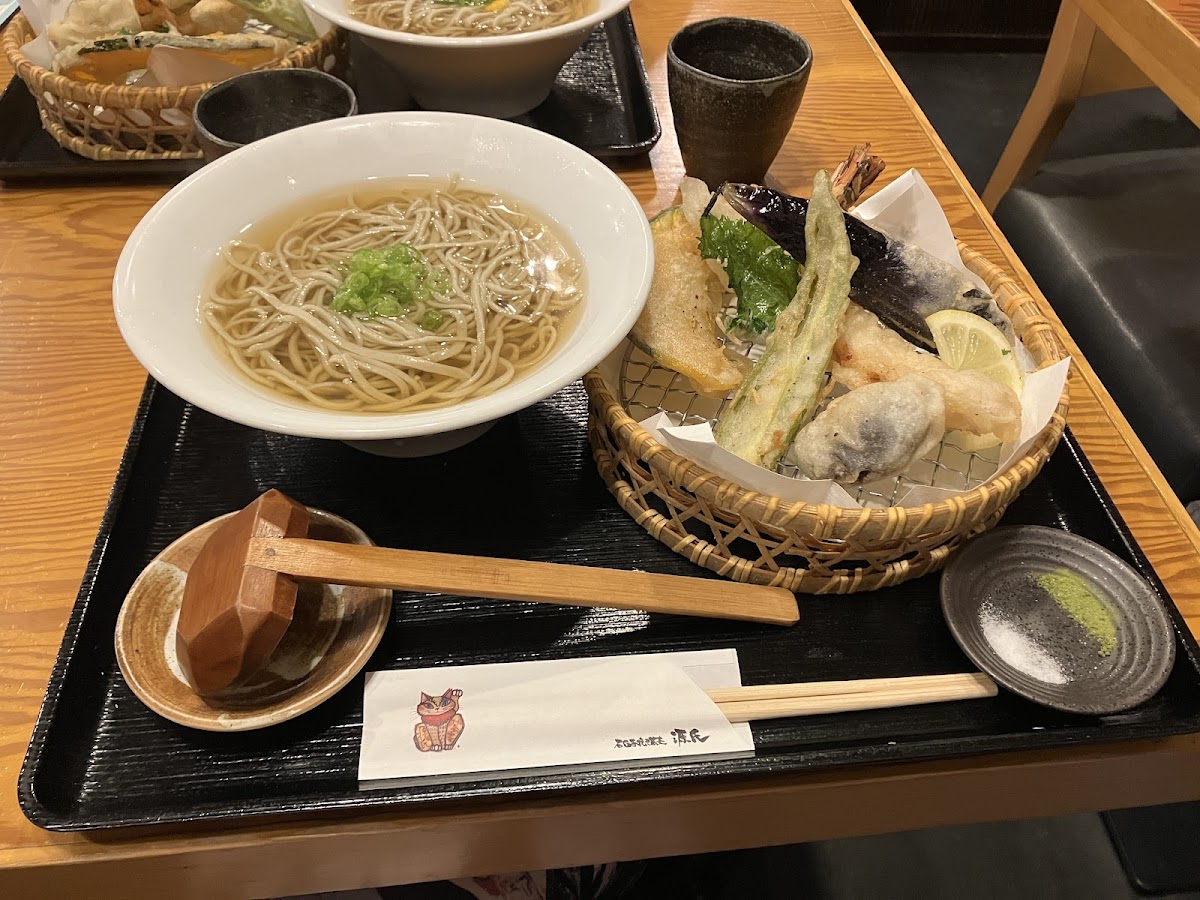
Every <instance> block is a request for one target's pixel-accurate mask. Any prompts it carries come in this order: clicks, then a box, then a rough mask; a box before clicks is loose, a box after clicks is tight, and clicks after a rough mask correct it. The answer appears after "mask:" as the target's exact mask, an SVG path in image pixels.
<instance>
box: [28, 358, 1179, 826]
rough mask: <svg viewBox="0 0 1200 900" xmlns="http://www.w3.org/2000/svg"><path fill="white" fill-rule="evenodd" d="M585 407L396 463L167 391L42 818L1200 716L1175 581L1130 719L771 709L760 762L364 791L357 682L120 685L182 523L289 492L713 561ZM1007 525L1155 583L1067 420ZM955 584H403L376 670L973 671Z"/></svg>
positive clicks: (136, 455) (682, 775) (424, 790)
mask: <svg viewBox="0 0 1200 900" xmlns="http://www.w3.org/2000/svg"><path fill="white" fill-rule="evenodd" d="M586 410H587V403H586V397H585V395H584V392H583V388H582V386H581V385H580V384H578V383H576V384H574V385H572V386H570V387H568V388H567V389H564V390H563V391H561V392H559V393H558V394H557V395H555V396H554V397H552V398H550V399H549V400H546V401H544V402H542V403H539V404H537V405H536V406H534V407H532V408H530V409H528V410H525V411H524V412H522V413H520V414H518V415H515V416H510V417H509V418H507V419H505V420H503V421H501V422H499V423H498V424H497V425H496V426H495V427H494V428H493V429H492V430H491V431H490V432H488V433H487V434H485V435H484V436H483V437H481V438H480V439H478V440H477V441H475V442H474V443H472V444H470V445H468V446H466V447H464V448H461V449H459V450H456V451H453V452H451V453H447V454H445V455H442V456H437V457H430V458H426V459H416V460H397V459H383V458H377V457H373V456H368V455H366V454H363V453H361V452H359V451H356V450H353V449H351V448H349V447H347V446H345V445H343V444H341V443H339V442H336V441H318V440H307V439H302V438H291V437H283V436H279V435H273V434H266V433H263V432H260V431H255V430H253V429H250V428H245V427H243V426H240V425H234V424H232V423H229V422H226V421H224V420H221V419H218V418H216V417H214V416H211V415H209V414H207V413H204V412H202V411H200V410H198V409H195V408H193V407H191V406H189V405H188V404H186V403H184V402H183V401H181V400H180V399H178V398H177V397H175V396H174V395H173V394H171V393H170V392H168V391H167V390H166V389H165V388H162V387H160V386H157V385H155V384H154V383H153V382H151V383H150V384H149V385H148V387H147V391H146V393H145V396H144V397H143V401H142V405H141V407H140V409H139V411H138V415H137V419H136V423H135V426H134V430H133V434H132V436H131V438H130V442H129V446H128V449H127V451H126V453H125V457H124V460H123V462H122V465H121V468H120V472H119V474H118V477H117V482H116V485H115V487H114V490H113V495H112V499H111V502H110V504H109V508H108V510H107V512H106V514H105V517H104V521H103V523H102V525H101V530H100V534H99V537H98V538H97V542H96V549H95V551H94V553H93V556H92V559H91V562H90V563H89V565H88V569H87V573H86V575H85V578H84V581H83V585H82V587H81V589H80V593H79V598H78V600H77V601H76V604H75V608H74V610H73V611H72V613H71V616H70V619H69V621H68V624H67V629H66V635H65V637H64V640H63V645H62V650H61V651H60V653H59V657H58V660H57V662H56V664H55V668H54V672H53V675H52V677H51V679H50V684H49V688H48V689H47V693H46V700H45V703H44V705H43V707H42V711H41V715H40V716H39V718H38V722H37V725H36V728H35V730H34V735H33V740H32V743H31V745H30V749H29V753H28V756H27V758H26V760H25V765H24V768H23V770H22V772H21V777H20V783H19V792H20V802H21V806H22V808H23V809H24V810H25V813H26V814H27V815H28V816H29V817H30V818H31V819H32V820H33V821H34V822H36V823H37V824H39V825H42V826H43V827H46V828H52V829H65V830H72V829H90V828H104V827H112V826H122V825H145V824H155V823H165V822H184V821H193V820H201V819H214V818H220V817H239V816H253V815H262V814H269V813H303V812H310V811H315V810H326V809H335V808H341V809H347V808H358V807H370V806H376V807H378V806H393V807H395V806H411V805H413V804H431V803H434V804H436V803H440V802H444V801H449V800H456V801H462V800H469V799H472V798H493V799H495V798H501V797H506V798H511V799H513V800H519V799H522V798H530V797H533V796H537V795H546V794H549V793H552V792H559V793H562V792H572V791H582V790H587V789H596V788H600V787H603V788H605V789H614V788H618V787H620V786H621V785H632V784H646V783H666V782H677V783H680V784H682V780H683V779H695V778H703V779H734V778H737V777H740V776H748V775H755V774H757V775H763V776H766V775H781V774H784V773H796V772H802V771H810V770H814V769H820V768H824V767H829V766H845V765H855V764H863V763H873V762H883V761H897V760H912V759H921V758H931V757H947V756H956V755H964V754H973V753H983V752H989V751H998V750H1009V749H1016V748H1030V747H1052V746H1056V745H1065V744H1071V745H1078V744H1080V743H1084V742H1089V741H1108V740H1123V739H1130V738H1148V737H1157V736H1162V735H1167V734H1176V733H1182V732H1188V731H1197V730H1200V672H1198V657H1197V647H1196V644H1195V642H1194V641H1193V640H1192V639H1191V637H1190V636H1188V635H1187V630H1186V627H1185V626H1184V625H1183V623H1182V620H1181V619H1180V618H1179V616H1178V614H1177V613H1176V612H1175V610H1174V607H1173V606H1172V605H1171V604H1170V601H1169V600H1168V599H1167V598H1166V595H1165V594H1163V598H1164V602H1166V603H1167V605H1168V607H1170V609H1171V611H1172V615H1173V616H1174V617H1175V623H1176V628H1177V633H1178V635H1179V637H1178V640H1179V651H1180V652H1179V658H1178V661H1177V663H1176V665H1175V669H1174V672H1173V674H1172V675H1171V678H1170V680H1169V681H1168V682H1167V684H1166V686H1165V687H1164V688H1163V690H1162V692H1161V693H1160V694H1159V695H1158V696H1157V697H1155V698H1154V699H1153V700H1151V701H1150V702H1148V703H1146V704H1145V705H1143V706H1141V707H1139V708H1138V709H1136V710H1133V711H1131V712H1128V713H1124V714H1121V715H1115V716H1107V717H1103V718H1092V717H1085V716H1073V715H1069V714H1065V713H1057V712H1054V711H1052V710H1048V709H1044V708H1042V707H1039V706H1036V705H1034V704H1032V703H1029V702H1027V701H1024V700H1021V699H1020V698H1018V697H1015V696H1013V695H1010V694H1007V693H1004V692H1001V695H1000V696H999V697H997V698H995V699H992V700H975V701H967V702H959V703H947V704H936V705H930V706H924V707H920V706H915V707H907V708H903V709H892V710H876V711H870V712H861V713H847V714H842V715H835V716H824V717H815V718H804V719H790V720H776V721H771V722H762V723H756V724H755V726H754V733H755V739H756V743H757V747H758V749H757V754H756V755H755V756H754V757H753V758H746V759H736V760H721V761H713V760H704V759H694V760H687V761H675V762H671V763H662V764H657V763H649V764H646V763H643V764H635V765H630V766H627V767H623V768H617V769H611V768H610V769H605V770H603V771H596V772H584V773H578V772H576V773H573V774H564V773H557V772H556V773H553V774H539V775H523V776H520V777H508V778H503V779H500V780H486V781H477V782H470V781H468V782H463V783H459V784H449V785H447V784H436V785H435V784H417V785H411V784H410V785H407V786H392V787H382V788H373V789H364V788H360V786H359V785H358V783H357V781H356V769H357V756H358V746H359V733H360V725H361V721H362V685H363V681H362V676H359V678H357V679H356V680H355V681H354V682H352V683H351V684H350V685H349V686H348V687H347V688H345V689H344V690H343V691H342V692H341V693H340V694H338V695H337V696H336V697H334V698H333V699H331V700H329V701H328V702H327V703H325V704H324V705H323V706H321V707H319V708H317V709H316V710H314V711H312V712H310V713H307V714H306V715H304V716H301V717H300V718H298V719H296V720H294V721H292V722H289V723H285V724H282V725H278V726H275V727H273V728H269V729H265V730H263V731H258V732H247V733H242V734H235V735H221V734H211V733H206V732H199V731H192V730H189V729H186V728H183V727H180V726H177V725H174V724H172V723H170V722H167V721H166V720H164V719H161V718H159V717H158V716H157V715H155V714H154V713H152V712H150V711H149V710H148V709H147V708H146V707H144V706H143V705H142V704H141V703H140V702H139V701H138V700H137V699H136V698H135V697H134V696H133V694H132V693H131V692H130V691H129V689H128V688H127V687H126V685H125V683H124V681H123V680H122V679H121V675H120V673H119V671H118V669H117V666H116V663H115V661H114V656H113V642H112V637H113V628H114V625H115V621H116V617H117V611H118V609H119V608H120V605H121V602H122V600H123V598H124V596H125V592H126V590H127V589H128V588H129V586H130V584H131V583H132V581H133V579H134V577H135V576H136V575H137V574H138V572H139V571H140V570H141V568H142V567H143V566H144V565H145V564H146V563H147V562H148V561H149V560H150V559H151V558H152V557H153V556H154V555H155V554H156V553H157V552H158V551H159V550H161V549H162V548H163V547H164V546H166V545H167V544H168V543H169V542H170V541H171V540H172V539H173V538H175V537H176V536H178V535H180V534H182V533H183V532H185V531H187V530H188V529H190V528H192V527H194V526H196V525H198V524H200V523H201V522H204V521H205V520H207V519H209V518H212V517H213V516H216V515H219V514H221V513H224V512H228V511H230V510H233V509H237V508H239V507H241V506H243V505H245V504H246V503H248V502H249V501H250V500H252V499H253V498H254V497H255V496H257V495H258V494H259V493H260V492H262V491H263V490H265V489H267V488H270V487H277V488H280V489H282V490H283V491H285V492H286V493H288V494H290V495H291V496H293V497H295V498H297V499H298V500H301V501H302V502H304V503H307V504H309V505H311V506H316V507H321V508H325V509H328V510H332V511H333V512H336V513H339V514H341V515H343V516H346V517H348V518H349V519H351V520H352V521H354V522H356V523H358V524H359V525H361V526H362V527H363V528H364V529H365V530H366V531H367V533H368V534H370V535H371V536H372V537H373V538H374V539H375V540H376V541H377V542H379V543H381V544H385V545H389V546H396V547H411V548H416V549H426V550H442V551H448V552H456V553H475V554H483V555H496V556H511V557H520V558H524V559H534V560H551V561H560V562H572V563H579V564H582V565H593V566H611V567H615V568H625V569H630V568H640V569H645V570H650V571H658V572H673V573H679V574H688V575H698V576H702V577H704V576H710V573H708V572H707V571H706V570H704V569H701V568H699V567H696V566H693V565H692V564H691V563H689V562H688V561H687V560H685V559H683V558H682V557H680V556H677V555H675V554H674V553H672V552H671V551H669V550H668V549H667V548H666V547H664V546H663V545H662V544H660V543H658V542H657V541H655V540H654V539H652V538H651V537H650V536H649V535H648V534H646V533H645V532H644V531H643V530H642V529H641V528H640V527H639V526H638V525H637V524H635V523H634V522H633V520H632V519H630V518H629V517H628V516H627V515H626V514H625V513H624V512H623V511H622V510H621V509H620V508H619V507H618V506H617V504H616V502H615V501H614V500H613V499H612V498H611V497H610V496H609V495H608V493H607V492H606V490H605V488H604V486H603V484H602V482H601V480H600V478H599V476H598V475H597V473H596V471H595V468H594V466H593V464H592V459H591V451H590V448H589V447H588V443H587V437H586ZM1005 521H1006V522H1031V523H1040V524H1044V525H1053V526H1055V527H1059V528H1066V529H1068V530H1070V531H1073V532H1076V533H1078V534H1081V535H1084V536H1085V537H1088V538H1091V539H1092V540H1095V541H1098V542H1099V543H1101V544H1103V545H1104V546H1106V547H1108V548H1109V549H1111V550H1113V551H1115V552H1116V553H1118V554H1119V555H1121V556H1122V557H1124V558H1125V559H1127V560H1129V561H1130V562H1132V563H1133V564H1134V565H1135V566H1136V567H1138V568H1139V569H1140V570H1141V571H1142V572H1143V574H1145V575H1146V577H1147V578H1149V579H1150V580H1151V581H1152V582H1154V583H1155V584H1156V585H1157V581H1156V579H1155V578H1154V575H1153V572H1152V571H1151V569H1150V567H1149V566H1148V565H1147V563H1146V561H1145V559H1144V558H1143V557H1142V555H1141V553H1140V552H1139V551H1138V550H1137V548H1136V547H1135V546H1134V544H1133V543H1132V541H1131V539H1130V538H1129V536H1128V533H1127V532H1126V530H1125V528H1124V526H1123V525H1122V524H1121V522H1120V520H1119V519H1118V517H1117V515H1116V513H1115V511H1114V510H1113V508H1112V505H1111V503H1110V501H1109V499H1108V497H1107V495H1106V494H1105V493H1104V491H1103V489H1102V488H1101V486H1100V485H1099V483H1098V482H1097V480H1096V478H1095V476H1094V474H1093V473H1092V471H1091V469H1090V467H1089V466H1088V464H1087V462H1086V460H1085V459H1084V457H1083V455H1082V454H1081V453H1080V451H1079V448H1078V446H1077V445H1076V444H1075V443H1074V441H1073V439H1071V437H1070V436H1069V435H1068V436H1067V437H1066V439H1065V440H1064V441H1063V443H1062V445H1061V446H1060V447H1059V449H1058V451H1057V452H1056V453H1055V454H1054V456H1053V457H1052V458H1051V459H1050V461H1049V462H1048V463H1047V465H1046V467H1045V470H1044V471H1043V472H1042V474H1041V475H1040V476H1039V477H1038V478H1037V479H1036V480H1035V481H1034V482H1033V484H1032V485H1031V486H1030V487H1029V488H1028V489H1027V490H1026V491H1025V493H1024V494H1023V495H1022V496H1021V497H1020V498H1019V499H1018V501H1017V502H1016V503H1015V504H1014V505H1013V507H1012V509H1011V510H1010V512H1009V513H1008V515H1007V517H1006V519H1005ZM710 577H711V576H710ZM938 577H939V576H936V575H933V576H927V577H925V578H922V579H919V580H917V581H912V582H909V583H907V584H904V585H901V586H899V587H894V588H889V589H887V590H883V591H878V592H875V593H870V594H861V595H854V596H847V597H801V598H800V614H801V620H800V624H799V625H798V626H796V627H794V628H792V629H781V628H778V627H773V626H760V625H753V624H746V623H732V622H723V621H715V620H703V619H690V618H681V617H672V616H658V615H656V616H648V615H646V614H644V613H639V612H619V611H605V610H585V609H574V608H570V609H569V608H563V607H554V606H544V605H538V604H511V603H510V604H504V603H494V602H489V601H484V600H474V599H468V598H460V597H428V596H414V595H408V594H397V595H396V604H395V607H394V611H393V619H392V622H391V623H390V624H389V628H388V632H387V634H386V636H385V637H384V639H383V642H382V643H381V644H380V646H379V649H378V651H377V652H376V654H375V656H374V657H373V659H372V660H371V663H370V665H369V667H368V668H369V669H386V668H405V667H416V666H430V665H438V664H447V665H450V664H464V663H483V662H497V661H505V660H520V659H547V658H556V657H567V656H588V655H602V654H619V653H634V652H652V651H664V650H676V649H705V648H716V647H736V648H737V650H738V652H739V655H740V659H741V666H742V672H743V677H744V680H745V682H746V683H747V684H755V683H767V682H791V681H811V680H825V679H849V678H872V677H887V676H898V675H916V674H935V673H942V672H955V671H967V670H969V669H970V665H969V663H968V662H967V660H966V658H965V657H964V656H963V655H962V654H961V652H960V651H959V650H958V648H957V646H956V645H955V644H954V642H953V640H952V639H951V637H950V633H949V631H948V630H947V628H946V626H945V624H944V623H943V621H942V618H941V613H940V611H939V604H938V593H937V592H938ZM1159 590H1160V592H1161V586H1159ZM434 687H437V686H436V685H434Z"/></svg>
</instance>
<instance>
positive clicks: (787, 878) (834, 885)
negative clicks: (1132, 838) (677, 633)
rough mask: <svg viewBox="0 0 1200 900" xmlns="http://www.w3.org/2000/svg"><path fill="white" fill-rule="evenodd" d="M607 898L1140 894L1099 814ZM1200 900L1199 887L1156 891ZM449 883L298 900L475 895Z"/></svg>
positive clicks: (788, 851)
mask: <svg viewBox="0 0 1200 900" xmlns="http://www.w3.org/2000/svg"><path fill="white" fill-rule="evenodd" d="M644 865H645V869H644V870H643V872H642V874H641V876H640V878H638V879H637V881H636V884H635V885H634V886H633V887H631V888H629V889H628V890H627V891H626V892H625V893H624V894H622V895H621V896H620V897H619V898H618V897H613V896H612V895H611V894H610V893H604V895H603V897H604V900H910V898H911V900H1134V898H1137V897H1139V896H1140V895H1139V894H1137V893H1136V892H1135V891H1134V890H1133V889H1132V888H1131V887H1130V885H1129V883H1128V882H1127V880H1126V878H1125V875H1124V873H1123V872H1122V870H1121V865H1120V862H1119V860H1118V858H1117V855H1116V853H1115V852H1114V850H1113V847H1112V844H1111V843H1110V842H1109V840H1108V836H1107V833H1106V832H1105V829H1104V826H1103V824H1102V823H1101V821H1100V817H1099V816H1090V815H1085V816H1068V817H1063V818H1057V819H1032V820H1028V821H1024V822H1013V823H992V824H984V825H968V826H958V827H951V828H933V829H928V830H925V831H912V832H905V833H901V834H892V835H884V836H879V837H866V838H854V839H848V840H840V841H822V842H818V843H814V844H802V845H797V846H792V847H774V848H766V849H762V850H745V851H739V852H732V853H714V854H708V855H706V856H693V857H678V858H675V859H663V860H651V861H649V862H648V863H645V864H644ZM1158 896H1159V897H1161V898H1164V900H1198V898H1200V892H1195V893H1183V894H1178V893H1177V894H1160V895H1158ZM469 898H470V894H468V893H467V892H466V891H464V890H460V889H458V888H455V887H453V886H451V885H448V884H437V885H432V884H430V885H414V886H411V887H406V888H388V889H383V890H381V891H379V892H375V891H362V892H351V893H347V894H323V895H312V896H309V897H306V898H292V900H469Z"/></svg>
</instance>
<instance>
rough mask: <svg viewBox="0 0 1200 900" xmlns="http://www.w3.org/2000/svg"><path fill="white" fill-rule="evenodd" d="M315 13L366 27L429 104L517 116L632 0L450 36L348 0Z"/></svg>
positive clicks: (324, 4)
mask: <svg viewBox="0 0 1200 900" xmlns="http://www.w3.org/2000/svg"><path fill="white" fill-rule="evenodd" d="M303 2H304V5H305V6H307V7H308V8H309V9H310V10H312V12H313V13H315V14H316V15H318V16H320V17H321V18H323V19H327V20H329V21H330V22H333V23H334V24H336V25H340V26H341V27H342V28H345V29H346V30H347V31H352V32H354V33H355V34H358V35H360V36H361V37H362V39H363V40H364V41H365V42H366V43H367V44H368V45H369V46H370V47H371V48H372V49H373V50H375V51H376V52H377V53H379V55H380V56H382V57H383V58H384V59H385V60H386V61H387V62H389V63H391V64H392V65H393V66H395V68H396V70H397V71H398V72H399V73H400V75H401V77H402V78H403V79H404V81H405V82H406V83H407V84H408V87H409V90H410V91H411V92H412V95H413V99H414V100H416V101H417V103H419V104H420V105H421V106H423V107H425V108H426V109H441V110H450V111H452V112H465V113H476V114H479V115H484V116H497V117H500V118H511V117H513V116H519V115H521V114H522V113H526V112H529V110H531V109H533V108H534V107H535V106H537V105H538V104H539V103H541V102H542V101H543V100H545V99H546V97H547V96H548V95H549V93H550V88H551V86H552V85H553V84H554V79H555V78H556V77H558V71H559V69H561V68H562V67H563V64H564V63H565V62H566V61H567V60H568V59H570V58H571V56H572V55H573V54H574V53H575V51H576V50H578V49H579V48H580V47H581V46H582V45H583V42H584V41H585V40H586V39H587V36H588V35H589V34H590V33H591V31H592V29H593V28H595V27H596V26H597V25H598V24H600V23H601V22H603V21H604V20H606V19H610V18H612V17H613V16H615V15H616V14H617V13H619V12H621V11H622V10H623V9H625V7H627V6H628V5H629V2H630V0H596V2H595V9H594V10H593V11H592V12H591V13H589V14H588V15H586V16H583V17H582V18H580V19H576V20H575V21H574V22H567V23H566V24H564V25H557V26H555V27H553V28H544V29H541V30H539V31H527V32H522V33H520V34H506V35H495V36H493V37H469V38H442V37H432V36H430V35H424V34H408V33H406V32H402V31H392V30H391V29H388V28H377V27H376V26H374V25H368V24H366V23H365V22H361V21H359V20H358V19H355V18H353V17H352V16H350V15H349V14H348V13H347V12H346V2H345V0H303Z"/></svg>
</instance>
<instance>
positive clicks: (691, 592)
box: [246, 538, 800, 625]
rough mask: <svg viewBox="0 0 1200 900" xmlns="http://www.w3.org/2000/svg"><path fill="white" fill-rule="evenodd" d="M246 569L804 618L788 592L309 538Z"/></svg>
mask: <svg viewBox="0 0 1200 900" xmlns="http://www.w3.org/2000/svg"><path fill="white" fill-rule="evenodd" d="M246 564H247V565H250V566H257V567H259V568H264V569H270V570H273V571H276V572H282V573H284V574H286V575H291V576H292V577H293V578H298V579H300V580H302V581H323V582H327V583H330V584H352V585H363V586H367V587H390V588H395V589H397V590H409V591H428V592H430V593H439V594H464V595H466V596H469V597H488V598H489V599H492V600H533V601H537V602H539V603H562V604H566V605H568V606H601V607H614V608H616V609H643V610H646V611H647V612H661V613H673V614H675V615H682V616H704V617H707V618H715V619H744V620H748V621H751V622H766V623H769V624H773V625H793V624H795V623H796V621H797V620H798V619H799V618H800V613H799V610H798V609H797V608H796V597H795V595H793V594H792V592H791V591H789V590H787V589H785V588H776V587H766V586H763V585H756V584H743V583H741V582H736V581H717V580H713V579H707V578H688V577H685V576H680V575H658V574H654V573H650V572H626V571H621V570H618V569H600V568H594V567H589V566H567V565H560V564H558V563H542V562H527V561H524V560H513V559H491V558H485V557H478V556H458V555H456V554H452V553H429V552H426V551H423V550H393V549H390V548H386V547H365V546H362V545H360V544H337V543H331V542H326V541H313V540H308V539H304V538H253V539H252V540H251V541H250V543H249V551H248V553H247V556H246Z"/></svg>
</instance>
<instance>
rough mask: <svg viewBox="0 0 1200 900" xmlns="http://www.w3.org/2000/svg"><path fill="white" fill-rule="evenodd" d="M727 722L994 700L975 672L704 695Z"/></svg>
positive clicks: (992, 686) (991, 686)
mask: <svg viewBox="0 0 1200 900" xmlns="http://www.w3.org/2000/svg"><path fill="white" fill-rule="evenodd" d="M707 693H708V696H709V697H710V698H711V699H712V701H713V702H714V703H716V704H717V706H718V707H719V708H720V710H721V712H722V713H724V714H725V717H726V718H727V719H728V720H729V721H730V722H756V721H759V720H762V719H783V718H788V717H791V716H812V715H818V714H821V713H836V712H851V711H853V710H859V709H885V708H889V707H893V706H914V705H916V704H920V703H942V702H945V701H949V700H975V699H980V698H984V697H995V696H996V693H997V688H996V683H995V682H994V681H992V679H990V678H988V677H987V676H986V675H984V674H982V673H981V672H968V673H962V674H955V675H913V676H908V677H904V678H863V679H859V680H856V681H812V682H805V683H801V684H763V685H750V686H748V687H741V688H722V689H720V690H712V691H708V692H707Z"/></svg>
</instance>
